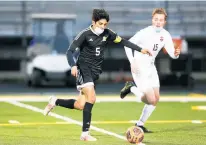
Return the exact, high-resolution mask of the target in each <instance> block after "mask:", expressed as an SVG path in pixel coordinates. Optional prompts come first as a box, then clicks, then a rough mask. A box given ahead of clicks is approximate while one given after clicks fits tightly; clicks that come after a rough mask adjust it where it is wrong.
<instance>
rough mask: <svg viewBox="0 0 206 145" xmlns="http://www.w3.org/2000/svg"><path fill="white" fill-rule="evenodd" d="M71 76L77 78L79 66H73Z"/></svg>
mask: <svg viewBox="0 0 206 145" xmlns="http://www.w3.org/2000/svg"><path fill="white" fill-rule="evenodd" d="M71 74H72V75H73V76H74V77H77V66H73V67H72V68H71Z"/></svg>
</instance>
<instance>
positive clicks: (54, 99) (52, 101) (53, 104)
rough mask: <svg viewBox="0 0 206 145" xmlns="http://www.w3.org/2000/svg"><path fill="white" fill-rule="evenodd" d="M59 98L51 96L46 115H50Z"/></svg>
mask: <svg viewBox="0 0 206 145" xmlns="http://www.w3.org/2000/svg"><path fill="white" fill-rule="evenodd" d="M56 100H57V98H56V97H55V96H51V97H50V98H49V103H48V104H47V106H46V107H45V109H44V115H45V116H46V115H48V114H49V112H51V111H52V110H53V109H54V107H55V106H56V104H55V102H56Z"/></svg>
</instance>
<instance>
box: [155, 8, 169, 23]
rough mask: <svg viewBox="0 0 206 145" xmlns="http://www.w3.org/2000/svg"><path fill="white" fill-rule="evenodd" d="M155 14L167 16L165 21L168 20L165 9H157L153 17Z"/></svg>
mask: <svg viewBox="0 0 206 145" xmlns="http://www.w3.org/2000/svg"><path fill="white" fill-rule="evenodd" d="M155 14H163V15H165V20H167V12H166V11H165V9H164V8H156V9H154V10H153V12H152V17H153V16H154V15H155Z"/></svg>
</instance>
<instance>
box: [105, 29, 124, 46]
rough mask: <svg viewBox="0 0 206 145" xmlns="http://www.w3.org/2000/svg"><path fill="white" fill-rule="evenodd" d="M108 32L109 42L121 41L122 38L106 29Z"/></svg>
mask: <svg viewBox="0 0 206 145" xmlns="http://www.w3.org/2000/svg"><path fill="white" fill-rule="evenodd" d="M108 31H109V40H110V41H113V42H114V43H119V42H121V41H122V38H121V37H120V36H118V35H117V33H115V32H114V31H112V30H111V29H109V28H108Z"/></svg>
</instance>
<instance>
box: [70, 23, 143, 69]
mask: <svg viewBox="0 0 206 145" xmlns="http://www.w3.org/2000/svg"><path fill="white" fill-rule="evenodd" d="M108 41H113V42H114V43H120V44H121V45H123V46H126V47H129V48H131V49H133V50H137V51H141V49H142V48H140V47H139V46H137V45H135V44H133V43H131V42H129V41H128V40H125V39H123V38H121V37H120V36H118V35H117V34H116V33H115V32H113V31H112V30H110V29H108V28H106V29H105V30H104V32H103V33H102V34H100V35H97V34H96V33H95V32H94V31H93V29H92V27H91V26H90V27H89V28H87V29H85V30H83V31H82V32H80V33H79V34H78V35H77V36H76V38H75V39H74V41H73V42H72V44H71V45H70V47H69V49H68V51H67V60H68V63H69V65H70V66H71V67H72V66H75V65H77V66H79V67H80V66H81V65H87V67H88V68H89V69H91V70H92V72H94V71H96V72H100V73H101V71H102V69H101V68H102V63H103V59H104V50H105V47H106V44H107V43H108ZM77 54H78V56H79V57H78V59H77V61H76V62H75V60H74V59H73V56H77Z"/></svg>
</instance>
